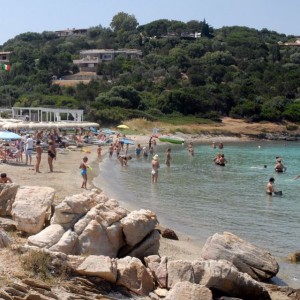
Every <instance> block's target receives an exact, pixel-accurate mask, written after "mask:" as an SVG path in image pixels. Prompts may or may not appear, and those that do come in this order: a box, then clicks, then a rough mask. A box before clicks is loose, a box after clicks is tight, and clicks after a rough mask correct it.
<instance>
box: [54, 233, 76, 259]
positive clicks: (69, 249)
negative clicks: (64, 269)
mask: <svg viewBox="0 0 300 300" xmlns="http://www.w3.org/2000/svg"><path fill="white" fill-rule="evenodd" d="M77 241H78V235H77V234H76V232H74V231H72V230H71V229H69V230H68V231H66V232H65V233H64V234H63V236H62V237H61V239H60V240H59V241H58V242H57V243H56V244H55V245H53V246H52V247H50V248H49V250H50V251H56V252H62V253H65V254H72V253H74V251H75V249H74V248H75V245H76V243H77Z"/></svg>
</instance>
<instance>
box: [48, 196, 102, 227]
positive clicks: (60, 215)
mask: <svg viewBox="0 0 300 300" xmlns="http://www.w3.org/2000/svg"><path fill="white" fill-rule="evenodd" d="M95 197H96V192H95V191H90V192H85V193H81V194H77V195H72V196H68V197H66V198H65V199H64V201H62V202H61V203H60V204H58V205H57V206H56V207H55V212H54V215H53V217H52V219H51V224H60V225H62V226H64V228H65V229H70V228H71V227H72V226H73V225H74V224H75V223H76V222H77V221H78V220H79V219H80V218H82V217H83V216H84V215H85V214H86V213H87V212H88V211H89V210H90V209H91V208H92V207H94V206H95V205H96V204H97V202H96V201H95Z"/></svg>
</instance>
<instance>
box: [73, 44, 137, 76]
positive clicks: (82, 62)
mask: <svg viewBox="0 0 300 300" xmlns="http://www.w3.org/2000/svg"><path fill="white" fill-rule="evenodd" d="M117 56H123V57H126V58H130V59H140V58H141V57H142V51H140V50H137V49H119V50H114V49H91V50H81V51H80V59H77V60H73V63H74V64H75V65H77V66H78V68H79V70H80V72H96V71H97V65H98V64H100V63H102V62H104V61H112V60H114V59H115V58H116V57H117Z"/></svg>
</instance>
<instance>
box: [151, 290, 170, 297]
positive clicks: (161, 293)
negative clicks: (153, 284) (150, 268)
mask: <svg viewBox="0 0 300 300" xmlns="http://www.w3.org/2000/svg"><path fill="white" fill-rule="evenodd" d="M154 293H155V294H156V295H157V296H159V297H166V296H167V294H168V290H167V289H160V288H157V289H156V290H154Z"/></svg>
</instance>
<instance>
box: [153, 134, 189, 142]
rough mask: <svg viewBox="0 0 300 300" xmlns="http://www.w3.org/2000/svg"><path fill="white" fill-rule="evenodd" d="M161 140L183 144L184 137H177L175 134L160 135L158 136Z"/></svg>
mask: <svg viewBox="0 0 300 300" xmlns="http://www.w3.org/2000/svg"><path fill="white" fill-rule="evenodd" d="M158 139H159V140H160V141H161V142H168V143H172V144H183V143H184V139H183V138H181V137H179V136H175V135H161V136H160V137H159V138H158Z"/></svg>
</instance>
